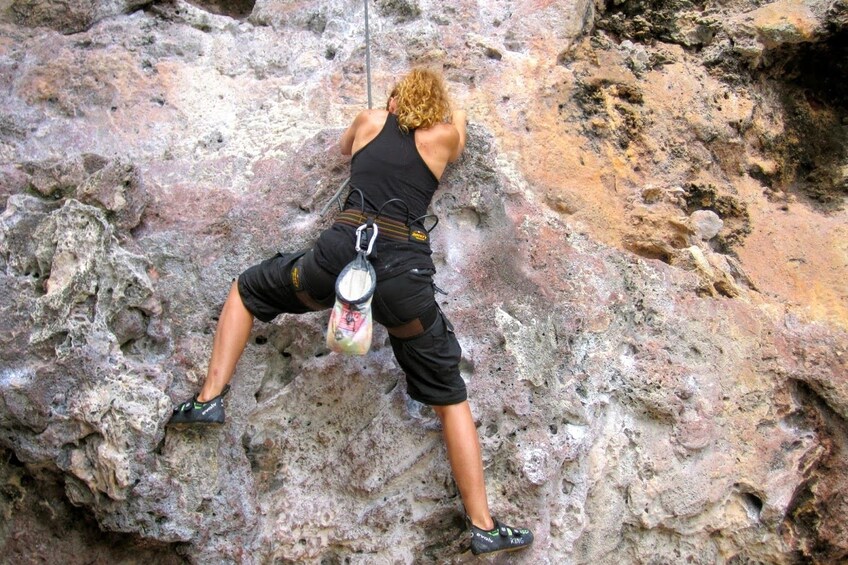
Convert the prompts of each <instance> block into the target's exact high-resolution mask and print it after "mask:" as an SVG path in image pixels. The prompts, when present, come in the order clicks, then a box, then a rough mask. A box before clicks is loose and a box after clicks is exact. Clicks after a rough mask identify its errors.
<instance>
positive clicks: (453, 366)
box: [238, 251, 468, 406]
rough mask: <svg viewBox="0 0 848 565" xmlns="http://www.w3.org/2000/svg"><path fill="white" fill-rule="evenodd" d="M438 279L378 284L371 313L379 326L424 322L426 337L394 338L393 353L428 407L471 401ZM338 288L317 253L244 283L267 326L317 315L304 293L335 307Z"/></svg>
mask: <svg viewBox="0 0 848 565" xmlns="http://www.w3.org/2000/svg"><path fill="white" fill-rule="evenodd" d="M293 272H294V279H293ZM434 274H435V270H433V269H409V270H408V271H405V272H402V273H400V274H398V275H396V276H393V277H391V278H389V279H385V280H378V281H377V289H376V290H375V292H374V298H373V300H372V302H371V311H372V313H373V315H374V320H375V321H376V322H378V323H380V324H382V325H384V326H386V327H389V328H391V327H396V326H401V325H403V324H406V323H407V322H410V321H412V320H415V319H416V318H418V319H419V320H420V321H421V324H422V327H424V328H426V329H425V330H424V332H423V333H422V334H420V335H417V336H415V337H411V338H408V339H401V338H396V337H394V336H391V335H390V336H389V337H390V343H391V344H392V350H393V351H394V354H395V358H396V359H397V361H398V364H399V365H400V367H401V369H403V372H404V373H405V374H406V383H407V392H408V393H409V396H411V397H412V398H413V399H415V400H417V401H419V402H421V403H424V404H429V405H435V406H447V405H450V404H457V403H459V402H462V401H464V400H466V398H467V397H468V396H467V392H466V388H465V381H463V380H462V377H461V376H460V374H459V361H460V359H461V357H462V349H461V348H460V345H459V342H458V341H457V339H456V335H455V334H454V331H453V326H451V324H450V322H449V321H448V320H447V318H446V317H445V316H444V314H442V312H441V310H440V309H439V307H438V305H437V304H436V299H435V296H434V292H433V291H434V287H433V275H434ZM335 284H336V276H335V275H334V274H332V273H329V272H328V271H326V270H324V269H323V268H321V267H320V266H319V265H318V264H317V263H316V262H315V259H314V257H313V254H312V251H306V252H302V251H301V252H298V253H286V254H279V253H278V254H277V255H275V256H274V257H271V258H270V259H267V260H265V261H263V262H262V263H260V264H258V265H254V266H253V267H250V268H249V269H247V270H246V271H245V272H244V273H242V274H241V276H239V278H238V290H239V295H240V296H241V299H242V302H243V303H244V305H245V307H246V308H247V309H248V310H249V311H250V313H251V314H253V315H254V316H256V317H257V318H258V319H260V320H262V321H263V322H270V321H271V320H273V319H274V318H276V317H277V315H279V314H282V313H288V314H302V313H304V312H309V311H312V310H314V308H310V307H308V306H306V305H305V304H304V303H303V302H302V301H301V299H300V298H298V295H297V293H296V292H297V290H298V289H302V290H305V291H306V292H307V293H308V294H309V297H310V298H311V300H312V302H313V306H317V307H320V308H330V307H331V306H332V305H333V303H334V302H335Z"/></svg>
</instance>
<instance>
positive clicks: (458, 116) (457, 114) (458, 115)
mask: <svg viewBox="0 0 848 565" xmlns="http://www.w3.org/2000/svg"><path fill="white" fill-rule="evenodd" d="M465 121H466V113H465V110H455V111H454V112H453V115H452V116H451V124H453V127H455V128H456V131H457V133H459V142H458V143H457V145H456V148H455V149H454V150H453V151H452V152H451V156H450V158H449V159H448V162H450V163H453V162H454V161H456V160H457V159H459V156H460V155H462V152H463V151H464V150H465Z"/></svg>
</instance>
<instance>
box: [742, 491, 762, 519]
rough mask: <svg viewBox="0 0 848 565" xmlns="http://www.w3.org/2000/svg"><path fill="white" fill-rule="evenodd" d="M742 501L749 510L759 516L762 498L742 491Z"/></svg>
mask: <svg viewBox="0 0 848 565" xmlns="http://www.w3.org/2000/svg"><path fill="white" fill-rule="evenodd" d="M742 503H743V504H744V505H745V508H747V509H748V510H749V511H750V512H753V513H754V514H755V515H756V516H757V517H759V516H760V513H761V512H762V511H763V501H762V499H761V498H760V497H759V496H757V495H755V494H751V493H750V492H743V493H742Z"/></svg>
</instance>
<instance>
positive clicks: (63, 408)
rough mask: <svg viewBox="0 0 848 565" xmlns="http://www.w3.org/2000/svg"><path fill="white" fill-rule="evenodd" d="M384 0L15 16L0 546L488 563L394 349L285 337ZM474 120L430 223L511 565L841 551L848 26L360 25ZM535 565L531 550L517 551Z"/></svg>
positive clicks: (391, 58)
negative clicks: (256, 292)
mask: <svg viewBox="0 0 848 565" xmlns="http://www.w3.org/2000/svg"><path fill="white" fill-rule="evenodd" d="M364 15H365V14H364V4H363V2H361V1H358V0H357V1H353V0H343V1H327V0H320V1H317V2H293V1H286V0H257V1H256V2H255V3H254V2H253V1H251V0H239V1H235V2H224V1H220V0H192V1H190V2H189V1H186V0H173V1H165V0H161V1H145V0H90V1H86V2H69V1H66V0H0V85H2V89H0V100H1V101H2V103H1V104H0V288H2V294H0V297H2V298H0V456H1V457H0V514H2V517H3V519H2V520H0V547H1V548H2V554H3V555H4V556H6V559H8V560H10V561H11V562H34V561H39V560H41V559H46V558H48V557H49V558H55V557H56V556H57V555H58V556H60V559H63V560H65V561H68V562H72V563H73V562H83V561H84V562H92V561H98V560H103V561H106V560H108V561H113V560H117V561H121V562H127V561H129V562H131V561H134V560H136V561H139V562H142V561H143V562H149V561H154V562H163V563H178V562H182V561H189V562H197V563H209V562H237V563H271V562H279V563H289V562H298V563H389V562H391V563H412V562H416V563H460V562H466V561H469V560H470V559H471V557H470V553H468V552H467V540H466V537H465V536H464V535H462V534H461V526H462V514H461V512H462V510H461V504H460V501H459V497H458V494H457V492H456V489H455V486H454V485H453V482H452V479H451V476H450V469H449V467H448V464H447V462H446V460H445V451H444V447H443V445H442V442H441V438H440V435H439V429H438V421H437V419H436V418H435V416H434V414H433V413H432V411H431V410H430V409H429V408H427V407H424V406H421V405H418V404H416V403H414V402H412V401H411V400H409V399H408V397H407V396H406V394H405V383H404V379H403V375H402V373H401V372H400V370H399V369H398V367H397V365H396V364H395V362H394V360H393V357H392V353H391V348H390V347H388V345H387V336H386V333H385V331H384V330H382V329H377V331H376V332H375V338H374V345H373V347H372V351H371V353H370V354H369V355H368V356H367V357H364V358H345V357H341V356H338V355H336V354H331V353H329V352H328V351H327V349H326V348H325V346H324V339H323V333H322V332H323V331H324V328H325V326H326V314H322V313H316V314H309V315H305V316H300V317H293V316H281V317H280V318H278V319H277V320H275V321H274V322H273V323H270V324H262V323H257V325H256V326H255V329H254V332H253V334H252V336H251V340H250V343H249V345H248V348H247V351H246V352H245V356H244V357H243V359H242V361H241V363H240V365H239V367H238V371H237V374H236V376H235V379H234V383H233V384H234V387H233V392H232V393H231V395H230V396H229V397H228V399H229V401H228V404H227V411H228V422H227V423H226V425H225V426H223V427H221V428H218V429H214V430H197V431H195V430H191V431H182V432H176V431H172V430H166V429H165V428H164V424H165V422H166V421H167V418H168V416H169V414H170V411H171V409H172V407H173V405H174V404H175V403H176V402H179V401H181V400H184V399H185V398H186V397H188V396H190V395H191V394H193V393H194V392H195V391H196V390H197V388H198V386H199V384H200V383H201V382H202V379H203V376H204V374H205V368H206V363H207V361H208V356H209V352H210V349H211V343H212V332H213V330H214V327H215V324H216V319H217V316H218V312H219V310H220V307H221V304H222V303H223V300H224V298H225V297H226V293H227V290H228V287H229V285H230V281H231V280H232V279H233V278H234V277H235V276H237V275H238V273H239V272H240V271H241V270H243V269H244V268H245V267H247V266H249V265H251V264H253V263H255V262H257V261H259V260H261V259H262V258H264V257H266V256H268V255H270V254H273V253H274V252H275V251H276V250H278V249H289V250H291V249H295V248H300V247H303V246H306V245H308V244H309V242H310V241H311V240H312V239H313V238H314V237H315V236H316V235H317V234H318V233H319V232H320V230H321V229H322V228H323V227H325V226H326V225H328V223H329V222H331V221H332V218H331V216H328V217H323V218H322V217H320V216H319V214H318V211H319V210H320V209H321V207H322V206H323V205H324V204H325V203H326V202H327V200H328V198H329V197H330V195H331V194H332V193H333V192H334V190H335V189H336V187H337V186H338V185H339V184H340V183H341V181H342V180H343V179H344V178H345V176H346V171H347V161H346V160H345V159H344V158H343V157H342V156H341V155H339V153H338V150H337V146H336V143H337V139H338V136H339V134H340V132H341V131H342V128H344V127H345V126H346V125H347V124H348V123H349V121H350V120H351V119H352V118H353V116H355V114H356V112H357V111H359V110H360V109H362V108H364V107H365V106H366V103H367V81H366V66H365V61H366V57H365V53H366V52H365V42H364V37H365V18H364ZM369 18H370V35H371V39H372V42H371V61H372V89H373V93H374V104H375V105H378V106H379V105H382V104H383V102H384V100H385V95H386V93H387V92H388V91H389V89H390V88H391V86H392V84H393V81H394V79H395V77H397V76H398V75H399V74H401V73H402V72H404V70H406V69H407V68H408V67H409V66H410V65H413V64H426V65H431V66H435V67H437V68H439V69H442V70H443V71H444V74H445V76H446V78H447V80H448V83H449V87H450V89H451V91H452V93H453V95H454V99H455V105H456V106H457V107H462V108H465V109H467V110H468V112H469V119H470V125H469V140H468V147H467V150H466V152H465V154H464V156H463V157H462V159H461V160H460V161H459V162H458V163H456V164H455V165H453V166H452V167H451V168H450V169H449V172H448V173H447V174H446V176H445V177H444V178H443V183H442V187H441V188H440V190H439V192H438V193H437V195H436V197H435V199H434V201H433V211H434V213H437V214H438V215H439V217H440V218H441V222H440V223H439V226H438V228H437V229H436V231H435V232H434V234H433V235H434V258H435V261H436V264H437V267H438V269H439V273H438V275H437V281H436V282H437V284H438V285H439V286H440V287H441V288H443V289H444V290H445V291H447V293H448V294H447V295H446V296H444V297H442V298H441V299H440V301H441V304H442V307H443V309H444V311H445V312H446V313H447V315H448V316H449V317H450V318H451V320H452V321H453V322H454V325H455V326H456V329H457V332H458V335H459V337H460V342H461V344H462V346H463V350H464V354H463V364H462V370H463V376H464V377H465V378H466V380H467V382H468V386H469V391H470V395H471V402H472V408H473V411H474V415H475V419H476V422H477V423H478V429H479V432H480V436H481V441H482V445H483V452H484V463H485V465H486V472H487V486H488V489H489V493H490V500H491V503H492V507H493V511H494V513H495V514H496V515H497V516H503V517H504V518H505V519H508V520H511V521H512V522H516V523H525V524H527V525H529V526H530V527H532V528H533V529H534V530H535V532H536V534H537V542H536V544H535V545H534V547H533V548H532V549H531V550H529V551H526V552H522V553H518V554H514V555H513V556H511V557H510V558H509V559H510V561H509V562H515V563H551V564H554V563H556V564H560V563H574V564H582V563H679V562H689V563H799V562H814V563H836V562H840V561H842V560H845V559H848V526H846V521H845V516H846V515H848V474H846V470H845V465H844V461H845V459H846V457H848V367H846V365H848V286H846V284H845V280H846V279H848V212H846V210H845V198H846V193H848V47H846V45H848V41H846V39H848V7H847V6H846V3H845V1H844V0H835V1H834V0H777V1H776V2H771V3H762V2H759V1H754V0H750V1H749V0H732V1H726V2H691V1H689V0H651V1H648V0H616V1H614V2H606V3H605V2H602V1H597V2H594V3H593V2H588V1H584V0H545V1H542V0H537V1H529V0H527V1H521V2H508V1H506V0H490V1H486V0H480V1H477V2H471V1H465V0H461V1H459V2H450V3H443V2H435V1H432V0H374V1H373V2H370V3H369ZM504 562H505V561H504Z"/></svg>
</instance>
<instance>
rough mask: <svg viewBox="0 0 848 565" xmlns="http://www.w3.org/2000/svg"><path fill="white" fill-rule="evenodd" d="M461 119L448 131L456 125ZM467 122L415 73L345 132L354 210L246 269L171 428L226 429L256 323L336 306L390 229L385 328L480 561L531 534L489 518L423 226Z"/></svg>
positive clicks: (382, 292)
mask: <svg viewBox="0 0 848 565" xmlns="http://www.w3.org/2000/svg"><path fill="white" fill-rule="evenodd" d="M448 119H449V120H450V121H446V120H448ZM465 120H466V118H465V112H464V111H456V112H453V115H452V116H451V114H450V103H449V100H448V97H447V92H446V90H445V87H444V83H443V81H442V78H441V76H440V75H438V74H437V73H434V72H433V71H430V70H427V69H420V68H417V69H413V70H412V71H411V72H410V73H409V74H407V75H406V76H405V77H404V78H403V79H402V80H401V81H400V82H399V83H398V84H397V86H396V87H395V88H394V89H393V91H392V95H391V97H390V98H389V102H388V105H387V109H386V110H365V111H363V112H360V113H359V115H357V116H356V118H355V119H354V121H353V123H352V124H351V125H350V127H348V128H347V130H346V131H345V132H344V133H343V134H342V137H341V142H340V145H341V151H342V153H343V154H344V155H352V156H353V157H352V159H351V175H350V184H351V186H352V188H353V190H352V192H351V194H350V195H349V197H348V200H347V205H346V207H345V210H343V211H342V213H340V214H339V215H338V217H337V219H336V222H335V223H334V224H333V226H331V227H330V228H328V229H327V230H325V231H324V232H323V233H322V234H321V236H320V237H319V238H318V241H317V242H316V244H315V246H314V247H313V249H311V250H309V251H307V252H305V253H291V254H278V255H276V256H275V257H272V258H271V259H268V260H266V261H264V262H262V263H260V264H259V265H256V266H254V267H251V268H249V269H247V270H246V271H245V272H244V273H242V275H241V276H240V277H239V279H238V281H237V282H236V283H234V284H233V287H232V288H231V290H230V294H229V297H228V298H227V301H226V303H225V304H224V308H223V311H222V313H221V317H220V319H219V322H218V329H217V331H216V333H215V339H214V342H213V349H212V358H211V360H210V364H209V370H208V373H207V377H206V381H205V383H204V385H203V388H202V389H201V390H200V393H199V394H198V395H197V396H196V397H195V398H194V399H192V400H189V401H187V402H184V403H183V404H181V405H180V406H178V407H177V408H176V409H175V410H174V415H173V416H172V418H171V421H170V422H169V423H170V424H192V423H212V422H215V423H220V422H223V421H224V410H223V402H222V397H223V396H224V395H225V394H226V392H227V390H228V389H229V387H228V383H229V381H230V379H231V378H232V375H233V372H234V370H235V366H236V363H237V361H238V359H239V357H240V356H241V354H242V352H243V350H244V347H245V345H246V343H247V340H248V337H249V335H250V331H251V328H252V326H253V319H254V317H256V318H259V319H260V320H262V321H265V322H269V321H271V320H273V319H274V318H275V317H276V316H277V315H278V314H281V313H283V312H287V313H294V314H297V313H302V312H307V311H309V310H320V309H324V308H329V307H330V306H332V305H333V302H334V300H335V281H336V277H337V276H338V274H339V272H340V271H341V270H342V268H343V267H344V266H345V265H347V264H348V263H349V262H350V261H351V260H353V258H354V256H355V253H356V252H355V249H354V240H355V235H354V234H355V230H356V227H358V226H360V225H362V224H363V223H365V222H366V221H367V220H368V218H371V219H374V221H375V223H377V225H378V227H379V234H380V235H379V236H378V238H377V240H376V246H375V250H374V251H373V252H372V254H371V255H370V256H369V259H370V260H371V263H372V265H373V266H374V269H375V271H376V273H377V288H376V290H375V292H374V297H373V300H372V311H373V316H374V319H375V320H376V321H377V322H379V323H381V324H383V325H384V326H386V329H387V331H388V333H389V336H390V341H391V344H392V349H393V351H394V353H395V357H396V358H397V361H398V363H399V365H400V366H401V368H402V369H403V371H404V373H405V374H406V377H407V392H408V394H409V395H410V396H411V397H412V398H413V399H415V400H417V401H419V402H422V403H424V404H428V405H430V406H432V407H433V409H434V410H435V412H436V414H437V415H438V416H439V418H440V420H441V422H442V429H443V434H444V439H445V443H446V445H447V451H448V457H449V459H450V463H451V469H452V470H453V474H454V478H455V480H456V483H457V485H458V487H459V491H460V494H461V496H462V500H463V503H464V505H465V509H466V513H467V520H468V522H469V527H470V528H471V532H472V544H471V549H472V551H473V552H474V554H480V553H492V552H497V551H503V550H514V549H520V548H522V547H526V546H528V545H530V544H531V543H532V542H533V534H532V533H531V532H530V531H529V530H527V529H516V528H510V527H507V526H503V525H500V524H498V523H497V522H496V521H494V520H493V519H492V517H491V515H490V514H489V508H488V502H487V500H486V489H485V484H484V481H483V463H482V459H481V454H480V444H479V441H478V437H477V430H476V428H475V426H474V421H473V419H472V416H471V410H470V408H469V405H468V401H467V394H466V389H465V383H464V381H463V380H462V377H461V376H460V374H459V361H460V357H461V353H462V352H461V349H460V346H459V343H458V341H457V339H456V336H455V335H454V333H453V327H452V326H451V324H450V322H448V320H447V318H445V316H444V314H442V312H441V310H440V309H439V307H438V305H437V304H436V301H435V297H434V286H433V275H434V274H435V272H436V270H435V267H434V265H433V261H432V259H431V251H430V245H429V235H428V233H427V231H426V229H425V228H424V225H423V221H424V219H425V217H426V215H427V207H428V206H429V204H430V200H431V199H432V197H433V194H434V193H435V191H436V189H437V188H438V185H439V179H440V178H441V176H442V173H444V170H445V168H446V167H447V165H448V163H451V162H453V161H455V160H456V159H458V158H459V156H460V155H461V154H462V151H463V149H464V148H465Z"/></svg>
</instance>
